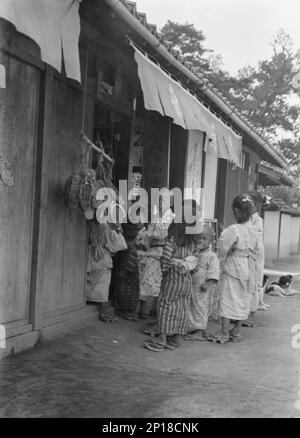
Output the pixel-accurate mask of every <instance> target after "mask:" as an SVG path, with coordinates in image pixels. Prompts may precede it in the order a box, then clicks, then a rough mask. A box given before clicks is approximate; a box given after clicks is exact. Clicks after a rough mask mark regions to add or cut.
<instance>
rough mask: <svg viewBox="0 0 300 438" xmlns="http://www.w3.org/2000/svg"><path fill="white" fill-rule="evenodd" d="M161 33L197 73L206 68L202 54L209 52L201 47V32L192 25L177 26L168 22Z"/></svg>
mask: <svg viewBox="0 0 300 438" xmlns="http://www.w3.org/2000/svg"><path fill="white" fill-rule="evenodd" d="M161 33H162V34H163V35H164V37H165V40H166V41H167V42H170V43H171V44H172V45H173V47H174V49H175V50H178V52H179V53H180V55H182V56H183V57H184V58H185V60H186V61H187V62H191V63H192V64H193V67H195V68H196V69H199V71H201V69H205V70H206V69H207V68H208V61H207V60H206V59H205V58H204V54H205V53H206V52H209V50H207V49H205V48H204V46H203V42H204V40H205V37H204V35H203V32H202V31H199V30H197V29H196V28H195V26H194V25H193V24H189V23H185V24H179V23H175V22H174V21H171V20H168V22H167V23H166V24H165V25H164V27H163V28H162V29H161Z"/></svg>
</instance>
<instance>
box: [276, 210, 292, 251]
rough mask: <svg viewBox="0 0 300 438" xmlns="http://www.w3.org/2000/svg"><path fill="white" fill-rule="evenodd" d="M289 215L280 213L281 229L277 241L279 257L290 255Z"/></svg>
mask: <svg viewBox="0 0 300 438" xmlns="http://www.w3.org/2000/svg"><path fill="white" fill-rule="evenodd" d="M290 230H291V216H290V215H289V214H281V230H280V241H279V257H278V258H279V259H285V258H288V257H289V255H290V238H291V232H290Z"/></svg>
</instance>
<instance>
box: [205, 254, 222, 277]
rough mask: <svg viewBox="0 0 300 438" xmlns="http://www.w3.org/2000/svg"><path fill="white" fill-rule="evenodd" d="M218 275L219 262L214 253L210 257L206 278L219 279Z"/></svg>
mask: <svg viewBox="0 0 300 438" xmlns="http://www.w3.org/2000/svg"><path fill="white" fill-rule="evenodd" d="M219 277H220V263H219V259H218V257H217V255H216V254H212V257H211V258H210V261H209V265H208V269H207V279H206V280H216V281H219Z"/></svg>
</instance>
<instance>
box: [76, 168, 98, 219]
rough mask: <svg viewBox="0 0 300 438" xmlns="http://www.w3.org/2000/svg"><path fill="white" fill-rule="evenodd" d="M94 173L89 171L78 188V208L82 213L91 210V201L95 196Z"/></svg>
mask: <svg viewBox="0 0 300 438" xmlns="http://www.w3.org/2000/svg"><path fill="white" fill-rule="evenodd" d="M95 183H96V172H95V171H94V170H93V169H89V170H88V172H87V175H86V176H84V177H83V178H82V180H81V184H80V188H79V206H80V208H81V209H82V210H83V211H86V210H89V209H91V208H92V199H93V197H95V196H96V192H95V191H96V188H95Z"/></svg>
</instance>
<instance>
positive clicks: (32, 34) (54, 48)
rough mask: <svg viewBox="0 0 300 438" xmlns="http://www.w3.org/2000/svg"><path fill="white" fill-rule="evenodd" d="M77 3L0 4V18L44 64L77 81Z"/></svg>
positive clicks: (14, 0)
mask: <svg viewBox="0 0 300 438" xmlns="http://www.w3.org/2000/svg"><path fill="white" fill-rule="evenodd" d="M79 3H80V0H0V17H1V18H4V19H5V20H7V21H10V22H11V23H12V24H14V25H15V26H16V28H17V30H18V31H19V32H22V33H24V34H25V35H26V36H28V37H29V38H31V39H32V40H33V41H35V43H36V44H38V46H39V47H40V49H41V58H42V60H43V61H44V62H46V63H47V64H49V65H51V66H52V67H54V68H55V69H56V70H58V71H59V72H61V68H62V52H63V56H64V62H65V71H66V76H67V77H68V78H71V79H75V80H76V81H78V82H80V81H81V74H80V60H79V47H78V43H79V34H80V17H79Z"/></svg>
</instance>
